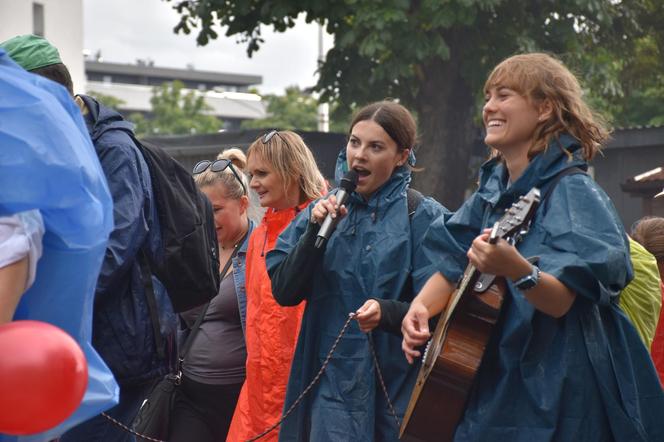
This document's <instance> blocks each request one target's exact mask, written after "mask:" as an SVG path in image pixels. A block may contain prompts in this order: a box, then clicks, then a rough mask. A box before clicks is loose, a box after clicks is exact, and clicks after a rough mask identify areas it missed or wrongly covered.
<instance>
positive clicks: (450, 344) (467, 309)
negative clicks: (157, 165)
mask: <svg viewBox="0 0 664 442" xmlns="http://www.w3.org/2000/svg"><path fill="white" fill-rule="evenodd" d="M474 284H475V281H470V286H471V287H472V286H473V285H474ZM505 290H506V287H505V281H504V279H503V278H496V279H495V280H494V281H493V284H492V285H491V286H490V287H489V289H488V290H486V291H484V292H483V293H478V292H474V291H469V292H467V293H466V294H462V293H461V291H460V290H457V291H456V292H455V293H454V294H453V295H452V299H450V304H451V305H452V306H454V308H453V309H452V310H451V313H450V314H449V315H445V316H441V318H440V320H439V321H438V325H437V326H436V330H435V332H434V334H433V337H432V339H431V341H430V343H429V346H428V347H427V351H426V353H425V356H424V360H423V363H422V368H421V369H420V373H419V375H418V378H417V382H416V384H415V388H414V390H413V394H412V396H411V398H410V402H409V404H408V408H407V409H406V413H405V416H404V420H403V424H402V425H401V435H400V437H401V439H402V440H404V441H410V442H426V441H436V442H442V441H451V440H452V438H453V437H454V432H455V430H456V427H457V425H458V424H459V421H460V420H461V418H462V417H463V413H464V410H465V407H466V401H467V399H468V393H469V392H470V389H471V387H472V385H473V382H474V380H475V375H476V374H477V370H478V369H479V367H480V364H481V362H482V357H483V355H484V350H485V349H486V346H487V344H488V342H489V339H490V337H491V333H492V332H493V327H494V325H495V324H496V322H497V321H498V317H499V315H500V310H501V307H502V305H503V300H504V296H505Z"/></svg>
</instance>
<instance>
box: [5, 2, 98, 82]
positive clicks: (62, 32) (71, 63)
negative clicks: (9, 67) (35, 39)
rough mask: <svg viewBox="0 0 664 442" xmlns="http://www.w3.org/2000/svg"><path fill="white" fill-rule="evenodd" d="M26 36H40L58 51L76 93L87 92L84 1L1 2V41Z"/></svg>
mask: <svg viewBox="0 0 664 442" xmlns="http://www.w3.org/2000/svg"><path fill="white" fill-rule="evenodd" d="M23 34H36V35H41V36H42V37H44V38H46V39H47V40H48V41H50V42H51V43H52V44H53V45H54V46H55V47H56V48H58V51H59V52H60V58H62V62H63V63H64V64H66V65H67V68H69V73H70V74H71V79H72V81H73V83H74V92H76V93H83V92H85V70H84V67H83V0H39V1H30V0H0V42H3V41H5V40H8V39H10V38H12V37H16V36H17V35H23Z"/></svg>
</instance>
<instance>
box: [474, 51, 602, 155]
mask: <svg viewBox="0 0 664 442" xmlns="http://www.w3.org/2000/svg"><path fill="white" fill-rule="evenodd" d="M496 87H507V88H509V89H512V90H514V91H516V92H517V93H519V94H520V95H521V96H523V97H524V98H526V99H527V100H528V101H529V102H531V103H533V104H539V103H542V102H543V101H545V100H548V101H549V102H550V103H551V106H552V108H553V112H552V114H551V117H550V118H549V119H548V120H546V121H543V122H542V123H541V124H539V125H538V126H537V128H536V129H535V133H534V134H533V144H532V146H531V148H530V150H529V152H528V157H529V158H532V157H534V156H535V155H537V154H539V153H540V152H543V151H544V150H545V149H546V148H547V146H548V145H549V143H550V142H551V140H552V139H557V138H558V136H559V135H560V134H561V133H564V132H566V133H569V134H570V135H572V136H573V137H575V138H576V139H577V140H578V141H579V143H580V144H581V147H582V148H583V156H584V158H585V159H586V160H590V159H592V158H593V156H594V155H595V154H596V153H597V152H598V151H599V150H600V148H601V146H602V144H604V143H605V142H606V141H607V140H608V139H609V131H608V129H607V128H606V122H605V121H604V119H603V118H602V117H601V116H600V115H598V114H597V113H595V112H594V111H593V110H592V109H591V108H590V107H589V106H588V104H587V103H586V102H585V101H584V100H583V91H582V89H581V85H580V84H579V81H578V80H577V78H576V77H575V76H574V74H572V73H571V72H570V70H569V69H567V67H566V66H565V65H564V64H563V63H562V62H561V61H560V60H558V59H556V58H554V57H553V56H551V55H548V54H543V53H530V54H519V55H514V56H512V57H509V58H507V59H505V60H503V61H502V62H500V63H499V64H498V65H497V66H496V67H495V68H494V69H493V71H492V72H491V74H490V75H489V78H487V80H486V83H485V84H484V92H485V93H487V92H488V91H489V90H490V89H492V88H496Z"/></svg>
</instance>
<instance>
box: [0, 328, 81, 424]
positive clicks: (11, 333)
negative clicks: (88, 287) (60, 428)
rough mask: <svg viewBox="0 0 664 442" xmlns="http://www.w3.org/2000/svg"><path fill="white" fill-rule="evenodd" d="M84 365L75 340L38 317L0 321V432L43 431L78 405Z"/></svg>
mask: <svg viewBox="0 0 664 442" xmlns="http://www.w3.org/2000/svg"><path fill="white" fill-rule="evenodd" d="M87 385H88V364H87V361H86V360H85V355H84V354H83V351H82V350H81V348H80V347H79V346H78V344H77V343H76V341H74V339H72V337H71V336H69V335H68V334H67V333H66V332H64V331H63V330H61V329H59V328H58V327H56V326H54V325H51V324H47V323H45V322H39V321H14V322H10V323H8V324H5V325H2V326H0V433H6V434H12V435H24V434H33V433H39V432H42V431H46V430H48V429H50V428H53V427H55V426H56V425H58V424H59V423H61V422H62V421H64V420H65V419H66V418H67V417H69V415H71V414H72V413H73V412H74V410H76V408H77V407H78V405H79V404H80V403H81V400H82V399H83V394H84V393H85V389H86V387H87Z"/></svg>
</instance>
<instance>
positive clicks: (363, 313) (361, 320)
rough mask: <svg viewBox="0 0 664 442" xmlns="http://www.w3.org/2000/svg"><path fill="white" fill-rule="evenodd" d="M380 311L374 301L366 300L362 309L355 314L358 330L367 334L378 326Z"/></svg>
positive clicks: (378, 305)
mask: <svg viewBox="0 0 664 442" xmlns="http://www.w3.org/2000/svg"><path fill="white" fill-rule="evenodd" d="M380 316H381V310H380V304H378V301H376V300H375V299H368V300H367V302H365V303H364V304H363V305H362V307H360V308H358V309H357V311H356V312H355V319H356V320H357V324H358V325H359V326H360V330H361V331H363V332H364V333H369V332H370V331H371V330H373V329H374V328H376V327H377V326H378V323H379V322H380Z"/></svg>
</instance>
